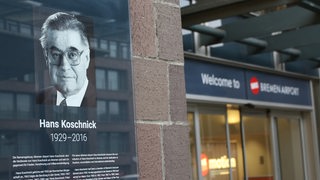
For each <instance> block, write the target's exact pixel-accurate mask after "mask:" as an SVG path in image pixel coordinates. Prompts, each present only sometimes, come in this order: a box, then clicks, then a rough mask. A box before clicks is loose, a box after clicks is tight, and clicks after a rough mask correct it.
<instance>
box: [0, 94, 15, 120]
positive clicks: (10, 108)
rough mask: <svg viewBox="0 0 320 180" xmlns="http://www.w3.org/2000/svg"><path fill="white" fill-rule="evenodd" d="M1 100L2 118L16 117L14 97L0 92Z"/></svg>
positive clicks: (0, 114) (0, 111) (0, 112)
mask: <svg viewBox="0 0 320 180" xmlns="http://www.w3.org/2000/svg"><path fill="white" fill-rule="evenodd" d="M0 99H1V101H0V116H1V117H2V118H12V117H13V116H14V95H13V94H12V93H4V92H0Z"/></svg>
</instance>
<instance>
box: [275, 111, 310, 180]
mask: <svg viewBox="0 0 320 180" xmlns="http://www.w3.org/2000/svg"><path fill="white" fill-rule="evenodd" d="M273 119H274V121H275V125H276V134H277V140H278V157H279V172H278V173H279V176H280V177H281V180H303V179H305V178H304V161H303V148H302V147H303V143H302V138H301V121H302V120H301V118H300V117H299V116H275V117H274V118H273Z"/></svg>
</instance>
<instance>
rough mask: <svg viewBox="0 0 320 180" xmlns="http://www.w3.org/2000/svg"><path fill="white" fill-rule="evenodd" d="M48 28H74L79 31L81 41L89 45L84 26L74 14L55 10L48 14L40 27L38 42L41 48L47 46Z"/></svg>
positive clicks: (60, 29) (59, 29)
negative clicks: (53, 12) (55, 11)
mask: <svg viewBox="0 0 320 180" xmlns="http://www.w3.org/2000/svg"><path fill="white" fill-rule="evenodd" d="M49 30H58V31H63V30H75V31H78V32H79V33H80V36H81V40H82V42H83V43H84V44H85V45H87V46H89V42H88V38H87V35H86V30H85V26H84V25H83V23H82V22H80V21H79V20H78V19H77V18H76V17H75V16H74V15H71V14H68V13H64V12H57V13H55V14H52V15H50V16H49V17H48V18H47V19H46V21H45V22H44V23H43V25H42V28H41V37H40V39H39V40H40V43H41V46H42V48H44V49H45V48H48V47H47V33H48V31H49Z"/></svg>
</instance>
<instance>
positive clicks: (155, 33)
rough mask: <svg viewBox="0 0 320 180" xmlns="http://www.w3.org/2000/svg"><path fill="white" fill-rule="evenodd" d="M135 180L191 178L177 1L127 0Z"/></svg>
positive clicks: (184, 179) (179, 179)
mask: <svg viewBox="0 0 320 180" xmlns="http://www.w3.org/2000/svg"><path fill="white" fill-rule="evenodd" d="M129 2H130V20H131V36H132V56H133V57H132V59H133V61H132V63H133V83H134V100H135V121H136V130H137V135H136V136H137V137H136V138H137V152H138V168H139V169H138V171H139V176H140V180H164V179H166V180H188V179H191V156H190V150H189V149H190V148H189V126H188V121H187V116H186V114H187V110H186V98H185V81H184V58H183V48H182V36H181V15H180V7H179V0H131V1H129Z"/></svg>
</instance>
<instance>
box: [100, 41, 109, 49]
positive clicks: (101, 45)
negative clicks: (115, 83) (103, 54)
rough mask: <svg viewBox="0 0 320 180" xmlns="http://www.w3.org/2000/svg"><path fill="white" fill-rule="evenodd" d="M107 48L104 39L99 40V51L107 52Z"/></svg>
mask: <svg viewBox="0 0 320 180" xmlns="http://www.w3.org/2000/svg"><path fill="white" fill-rule="evenodd" d="M108 48H109V46H108V41H107V40H104V39H101V40H100V49H103V50H108Z"/></svg>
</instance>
